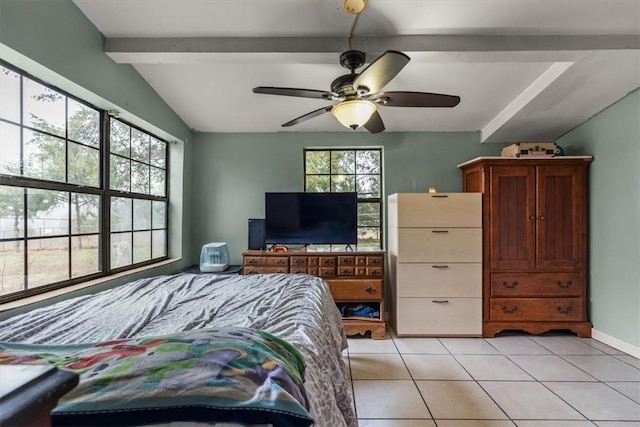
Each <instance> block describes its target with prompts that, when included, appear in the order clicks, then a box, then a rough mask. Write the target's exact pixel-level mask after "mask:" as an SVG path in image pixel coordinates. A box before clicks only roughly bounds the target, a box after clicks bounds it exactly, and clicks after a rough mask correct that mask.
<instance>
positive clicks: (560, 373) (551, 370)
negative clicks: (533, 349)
mask: <svg viewBox="0 0 640 427" xmlns="http://www.w3.org/2000/svg"><path fill="white" fill-rule="evenodd" d="M510 359H511V360H512V361H513V362H514V363H515V364H516V365H518V366H520V367H521V368H522V369H524V370H525V371H526V372H527V373H528V374H529V375H531V376H532V377H534V378H535V379H536V380H538V381H597V380H596V379H595V378H594V377H592V376H591V375H589V374H587V373H585V372H583V371H581V370H580V369H578V368H576V367H575V366H573V365H572V364H570V363H569V362H567V361H566V360H564V359H562V358H561V357H559V356H554V355H548V356H544V355H538V356H511V357H510Z"/></svg>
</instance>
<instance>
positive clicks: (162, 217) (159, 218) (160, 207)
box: [151, 201, 167, 258]
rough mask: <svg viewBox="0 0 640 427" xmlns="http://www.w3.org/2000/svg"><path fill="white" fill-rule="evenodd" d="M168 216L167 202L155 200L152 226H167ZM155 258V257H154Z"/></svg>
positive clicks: (156, 227)
mask: <svg viewBox="0 0 640 427" xmlns="http://www.w3.org/2000/svg"><path fill="white" fill-rule="evenodd" d="M166 218H167V204H166V203H165V202H156V201H154V202H153V216H152V219H151V224H152V227H151V228H155V229H158V228H165V227H166V224H165V222H166ZM154 258H155V257H154Z"/></svg>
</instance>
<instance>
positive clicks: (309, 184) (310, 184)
mask: <svg viewBox="0 0 640 427" xmlns="http://www.w3.org/2000/svg"><path fill="white" fill-rule="evenodd" d="M305 187H306V191H307V193H328V192H329V191H331V184H330V181H329V175H307V178H306V184H305Z"/></svg>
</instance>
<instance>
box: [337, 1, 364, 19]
mask: <svg viewBox="0 0 640 427" xmlns="http://www.w3.org/2000/svg"><path fill="white" fill-rule="evenodd" d="M341 2H342V10H344V11H345V12H347V13H349V14H352V15H357V14H358V13H360V12H362V11H363V10H364V8H365V7H367V0H341Z"/></svg>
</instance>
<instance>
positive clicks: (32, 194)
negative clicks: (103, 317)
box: [0, 63, 168, 302]
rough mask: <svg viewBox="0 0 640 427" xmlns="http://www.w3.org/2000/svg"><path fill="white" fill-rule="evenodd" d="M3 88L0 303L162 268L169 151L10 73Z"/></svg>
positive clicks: (1, 72) (0, 70) (4, 74)
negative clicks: (129, 270) (148, 265)
mask: <svg viewBox="0 0 640 427" xmlns="http://www.w3.org/2000/svg"><path fill="white" fill-rule="evenodd" d="M0 87H2V90H1V91H0V302H6V301H9V300H14V299H18V298H22V297H25V296H29V295H33V294H36V293H40V292H44V291H48V290H51V289H54V288H60V287H64V286H68V285H71V284H75V283H78V282H82V281H86V280H90V279H94V278H96V277H100V276H106V275H109V274H111V273H112V272H114V270H118V271H120V270H124V269H127V268H133V267H134V266H136V267H137V266H139V265H143V264H144V263H151V262H156V261H158V260H160V259H163V258H166V256H167V234H168V233H167V209H168V197H167V182H166V176H167V173H166V171H167V148H166V143H165V142H164V141H161V140H159V139H158V138H156V137H154V136H152V135H150V134H149V133H146V132H144V131H142V130H141V129H137V128H135V127H133V126H131V125H129V124H126V123H124V122H122V121H118V120H116V119H113V118H110V117H109V116H108V115H107V114H106V112H105V111H103V110H100V109H98V108H96V107H94V106H92V105H90V104H88V103H86V102H84V101H82V100H79V99H77V98H74V97H73V96H71V95H69V94H67V93H65V92H63V91H60V90H58V89H56V88H54V87H51V86H49V85H47V84H46V83H44V82H41V81H39V80H37V79H34V78H32V77H30V76H28V75H27V74H26V73H24V72H22V71H20V70H18V69H15V68H13V67H12V66H10V65H9V64H4V63H2V64H0ZM104 147H107V149H106V150H105V149H104ZM106 153H108V154H106ZM103 171H109V174H105V173H103Z"/></svg>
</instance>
